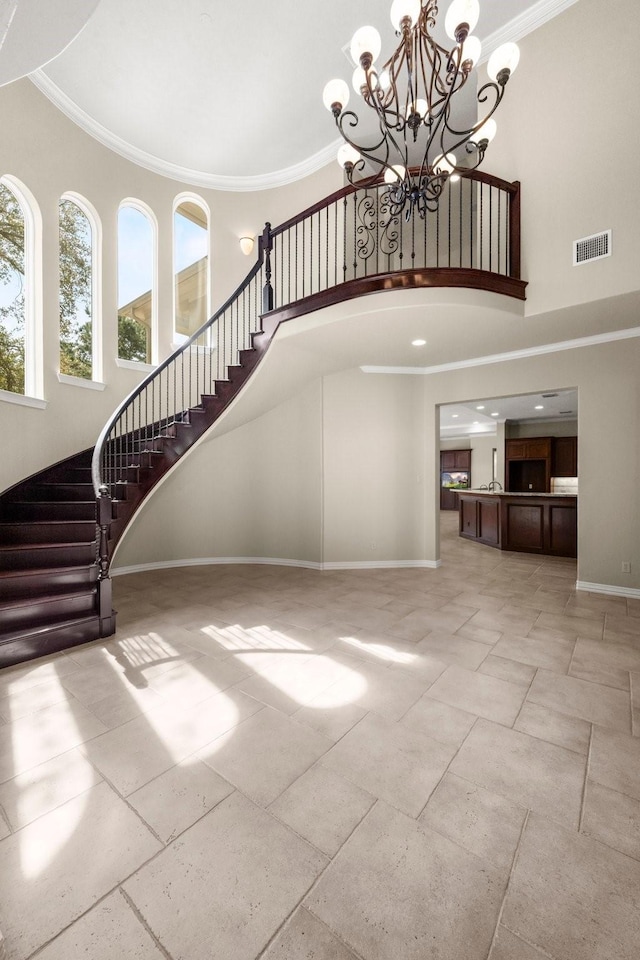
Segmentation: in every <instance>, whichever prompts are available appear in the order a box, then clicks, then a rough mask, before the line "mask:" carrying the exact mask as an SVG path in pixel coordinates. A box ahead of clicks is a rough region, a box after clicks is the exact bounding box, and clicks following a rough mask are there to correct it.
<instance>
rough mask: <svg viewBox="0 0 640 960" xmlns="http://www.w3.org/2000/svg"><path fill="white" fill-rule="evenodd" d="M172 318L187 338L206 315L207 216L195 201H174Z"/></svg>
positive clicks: (181, 333) (186, 197)
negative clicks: (173, 291) (175, 202)
mask: <svg viewBox="0 0 640 960" xmlns="http://www.w3.org/2000/svg"><path fill="white" fill-rule="evenodd" d="M173 270H174V290H175V293H174V316H175V332H176V334H177V335H178V336H182V337H190V336H191V334H192V333H195V331H196V330H197V329H198V327H200V326H201V325H202V324H203V323H204V322H205V321H206V320H207V318H208V316H209V215H208V212H207V210H206V208H205V206H204V204H203V203H202V201H200V200H199V199H198V198H196V197H192V196H187V195H183V196H181V197H179V198H178V200H177V204H176V206H175V208H174V214H173Z"/></svg>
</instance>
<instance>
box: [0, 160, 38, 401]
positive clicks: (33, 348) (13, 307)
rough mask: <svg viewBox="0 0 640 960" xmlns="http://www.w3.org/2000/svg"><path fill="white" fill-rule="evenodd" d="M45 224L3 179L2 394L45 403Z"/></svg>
mask: <svg viewBox="0 0 640 960" xmlns="http://www.w3.org/2000/svg"><path fill="white" fill-rule="evenodd" d="M41 239H42V221H41V217H40V211H39V210H38V206H37V204H36V202H35V200H34V198H33V197H32V195H31V194H30V192H29V191H28V190H27V188H26V187H25V186H24V185H23V184H21V183H20V182H19V181H18V180H16V179H15V177H12V176H8V175H7V176H3V177H0V390H2V391H6V392H7V393H9V394H13V395H15V396H16V397H17V396H27V397H32V398H41V397H42V391H43V376H42V309H41V306H42V304H41V301H42V287H41V267H42V254H41Z"/></svg>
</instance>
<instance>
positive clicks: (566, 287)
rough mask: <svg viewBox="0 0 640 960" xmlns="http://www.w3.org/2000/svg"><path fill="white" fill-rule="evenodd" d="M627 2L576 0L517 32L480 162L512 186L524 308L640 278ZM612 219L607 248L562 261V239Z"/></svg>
mask: <svg viewBox="0 0 640 960" xmlns="http://www.w3.org/2000/svg"><path fill="white" fill-rule="evenodd" d="M637 40H638V5H637V0H616V2H615V3H609V4H607V5H606V12H605V8H604V7H603V5H602V3H601V2H599V0H580V2H579V3H575V4H573V5H572V6H571V7H569V8H568V9H567V10H565V11H564V12H563V13H561V14H560V15H559V16H557V17H556V18H554V19H553V20H551V21H549V22H548V23H546V24H544V25H543V26H542V27H540V28H539V29H537V30H535V31H534V32H533V33H531V34H529V35H528V36H527V37H525V38H523V39H522V40H521V41H519V46H520V50H521V57H520V64H519V66H518V69H517V71H516V73H515V74H514V75H513V77H512V78H511V80H510V81H509V84H508V87H507V91H506V95H505V99H504V101H503V103H502V104H501V105H500V107H499V109H498V111H497V113H496V120H497V124H498V134H497V136H496V139H495V140H494V141H493V143H491V145H490V147H489V149H488V151H487V156H486V159H485V162H484V167H486V169H487V170H488V171H490V172H491V173H493V174H495V175H496V176H502V177H504V178H505V179H507V180H520V181H521V184H522V276H523V278H524V279H525V280H528V281H529V287H528V290H527V305H526V311H527V314H528V315H531V314H537V313H541V312H544V311H547V310H551V309H555V308H557V307H563V306H567V305H569V304H572V303H584V302H586V301H589V300H598V299H600V298H603V297H608V296H611V295H612V294H616V293H624V292H626V291H630V290H636V289H637V288H638V263H640V231H639V230H638V210H639V209H640V178H639V177H637V176H636V175H635V172H632V171H635V158H636V157H637V155H638V149H639V147H640V142H639V134H638V130H639V129H640V98H639V97H638V96H637V95H636V91H637V90H638V89H640V58H639V57H638V56H637ZM608 229H611V230H612V231H613V233H612V249H613V255H612V256H611V257H608V258H607V259H603V260H597V261H595V262H593V263H590V264H585V265H582V266H579V267H574V266H572V242H573V241H574V240H578V239H580V238H581V237H586V236H590V235H591V234H593V233H597V232H599V231H601V230H608Z"/></svg>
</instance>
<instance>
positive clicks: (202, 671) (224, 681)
mask: <svg viewBox="0 0 640 960" xmlns="http://www.w3.org/2000/svg"><path fill="white" fill-rule="evenodd" d="M250 674H251V671H250V670H249V669H248V668H247V667H246V666H244V665H243V664H241V663H238V661H237V660H222V661H220V660H215V659H213V658H212V657H198V658H197V659H196V660H192V661H191V662H190V663H181V664H179V665H178V666H176V667H174V668H173V669H172V670H167V671H166V672H164V673H162V674H160V676H157V677H154V678H153V679H152V680H151V681H150V683H149V686H150V687H151V689H152V690H154V691H155V692H156V693H157V694H159V695H160V696H161V697H162V699H163V700H171V701H172V702H173V703H185V704H187V705H191V704H195V703H201V702H202V701H203V700H208V699H209V697H213V696H215V694H216V693H222V691H223V690H226V689H227V688H228V687H231V686H233V685H234V684H237V683H240V681H242V680H244V679H245V677H247V676H250Z"/></svg>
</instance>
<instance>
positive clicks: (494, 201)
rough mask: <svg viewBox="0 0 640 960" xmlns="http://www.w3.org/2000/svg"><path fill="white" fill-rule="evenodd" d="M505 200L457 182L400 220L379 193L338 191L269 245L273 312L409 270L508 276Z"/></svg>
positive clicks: (485, 187)
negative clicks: (421, 213)
mask: <svg viewBox="0 0 640 960" xmlns="http://www.w3.org/2000/svg"><path fill="white" fill-rule="evenodd" d="M510 230H511V226H510V193H509V192H508V191H507V190H505V189H504V188H502V187H501V186H497V185H495V184H494V183H491V182H485V181H484V180H482V179H479V178H477V179H476V178H473V179H472V178H471V177H464V178H462V179H461V180H459V181H457V182H455V183H449V184H447V186H446V187H445V189H444V191H443V195H442V197H441V199H440V204H439V206H438V209H437V210H436V211H435V212H433V213H427V215H426V216H425V217H424V219H421V218H420V217H415V216H414V217H411V219H410V220H409V221H408V222H407V220H406V219H405V218H404V216H402V215H401V214H395V215H394V213H393V212H392V210H391V203H390V198H389V190H388V187H387V186H386V185H381V186H379V187H369V188H368V189H352V190H350V191H349V192H345V191H341V192H340V194H339V195H337V196H336V198H335V199H333V200H332V201H331V202H329V203H327V204H326V205H324V206H321V207H319V208H314V209H313V212H311V213H309V214H308V215H307V216H304V217H302V218H296V220H295V221H292V222H290V224H288V225H285V226H284V227H279V228H276V229H275V230H274V231H273V232H272V237H273V253H272V262H273V280H274V283H273V286H274V307H275V308H276V309H278V308H280V307H285V306H288V305H289V304H292V303H295V302H296V301H297V300H300V299H302V298H304V297H308V296H311V295H313V294H317V293H321V292H322V291H324V290H328V289H330V288H331V287H334V286H337V285H338V284H340V283H343V282H345V281H348V280H356V279H359V278H363V277H371V276H375V275H379V274H385V273H395V272H399V271H402V270H410V269H418V268H420V269H425V268H426V269H429V268H440V267H448V268H456V267H457V268H464V269H473V270H484V271H489V272H491V273H495V274H499V275H502V276H511V275H512V272H511V266H512V265H511V262H510V243H511V236H510Z"/></svg>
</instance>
